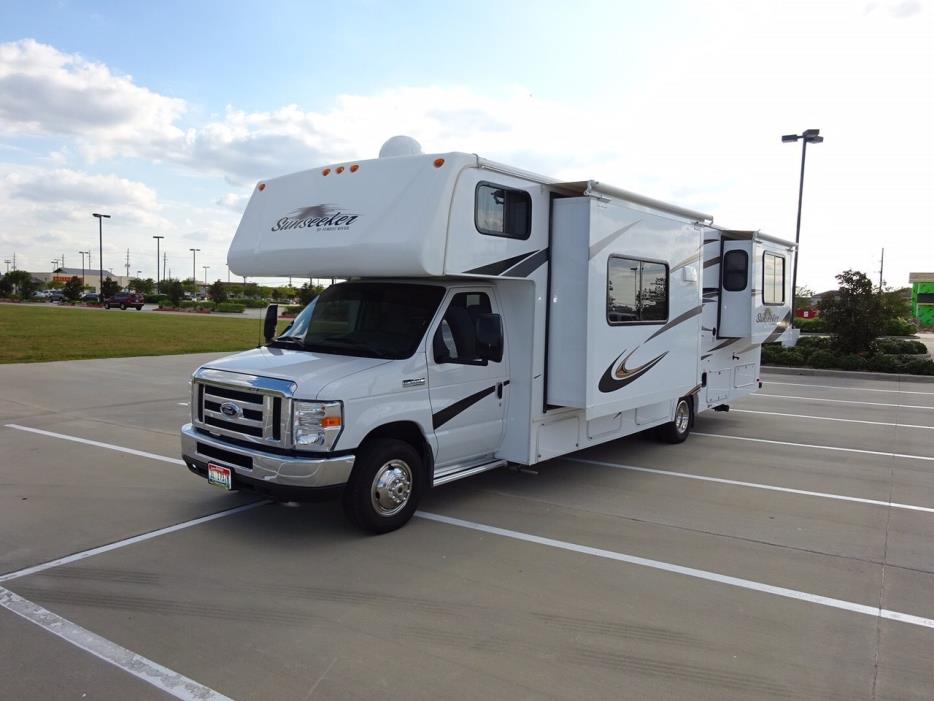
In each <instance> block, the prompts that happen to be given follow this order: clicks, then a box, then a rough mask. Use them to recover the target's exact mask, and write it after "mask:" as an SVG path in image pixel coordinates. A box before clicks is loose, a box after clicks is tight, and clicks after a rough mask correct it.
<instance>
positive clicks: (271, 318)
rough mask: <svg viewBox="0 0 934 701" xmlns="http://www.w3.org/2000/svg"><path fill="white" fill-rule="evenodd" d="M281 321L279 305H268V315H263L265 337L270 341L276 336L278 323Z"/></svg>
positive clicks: (267, 341)
mask: <svg viewBox="0 0 934 701" xmlns="http://www.w3.org/2000/svg"><path fill="white" fill-rule="evenodd" d="M278 323H279V305H278V304H270V305H269V306H268V307H266V315H265V316H264V317H263V338H265V339H266V343H269V342H270V341H272V339H274V338H275V337H276V324H278Z"/></svg>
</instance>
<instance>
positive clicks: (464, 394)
mask: <svg viewBox="0 0 934 701" xmlns="http://www.w3.org/2000/svg"><path fill="white" fill-rule="evenodd" d="M445 304H446V306H445V311H444V314H443V316H442V317H441V318H440V320H438V321H437V322H436V324H435V325H434V327H433V328H432V329H431V332H430V333H431V335H430V336H429V338H430V339H431V343H430V344H429V346H428V392H429V397H430V401H431V412H432V426H433V427H434V432H435V438H436V440H437V445H438V453H437V456H436V458H435V465H436V467H445V466H451V465H459V464H464V463H468V462H472V461H475V460H479V459H482V458H484V457H488V456H492V455H493V454H494V453H495V452H496V451H497V450H499V447H500V445H501V443H502V439H503V430H504V421H503V417H504V415H505V406H506V400H507V397H508V386H509V377H508V362H507V354H506V349H505V334H504V333H503V332H502V320H501V317H500V316H499V308H498V305H497V304H496V298H495V296H494V294H493V290H492V289H491V288H489V287H485V288H478V287H470V288H468V287H463V288H453V289H451V290H449V292H448V295H447V297H446V299H445ZM495 324H499V328H500V339H501V340H500V344H501V345H500V349H499V351H500V352H499V359H498V360H497V359H495V355H496V354H495V353H493V356H494V357H493V358H491V357H490V355H491V353H490V348H489V344H488V343H487V341H488V340H489V334H488V332H489V329H490V328H491V327H493V326H495Z"/></svg>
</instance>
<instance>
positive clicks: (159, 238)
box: [153, 236, 165, 294]
mask: <svg viewBox="0 0 934 701" xmlns="http://www.w3.org/2000/svg"><path fill="white" fill-rule="evenodd" d="M153 238H154V239H155V240H156V294H159V266H160V265H162V263H161V262H160V256H159V243H160V242H161V241H162V239H164V238H165V236H153Z"/></svg>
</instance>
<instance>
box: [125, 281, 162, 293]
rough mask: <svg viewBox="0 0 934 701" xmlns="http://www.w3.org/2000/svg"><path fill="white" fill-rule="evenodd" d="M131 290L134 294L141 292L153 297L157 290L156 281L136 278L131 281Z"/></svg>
mask: <svg viewBox="0 0 934 701" xmlns="http://www.w3.org/2000/svg"><path fill="white" fill-rule="evenodd" d="M130 289H131V290H133V291H134V292H139V293H140V294H143V295H151V294H152V293H153V292H155V290H156V281H155V280H153V279H152V278H151V277H149V278H146V279H145V280H144V279H143V278H139V277H135V278H133V279H132V280H130Z"/></svg>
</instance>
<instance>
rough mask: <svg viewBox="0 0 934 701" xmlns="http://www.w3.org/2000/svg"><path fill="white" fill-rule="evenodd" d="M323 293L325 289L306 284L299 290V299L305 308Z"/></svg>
mask: <svg viewBox="0 0 934 701" xmlns="http://www.w3.org/2000/svg"><path fill="white" fill-rule="evenodd" d="M322 292H324V288H323V287H321V285H309V284H308V283H307V282H306V283H305V284H304V285H302V286H301V287H300V288H299V289H298V299H299V301H300V302H301V305H302V306H303V307H304V306H307V305H308V303H309V302H311V300H313V299H314V298H315V297H317V296H318V295H319V294H321V293H322Z"/></svg>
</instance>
